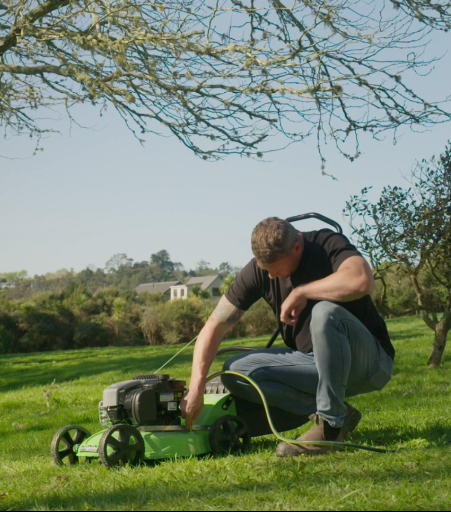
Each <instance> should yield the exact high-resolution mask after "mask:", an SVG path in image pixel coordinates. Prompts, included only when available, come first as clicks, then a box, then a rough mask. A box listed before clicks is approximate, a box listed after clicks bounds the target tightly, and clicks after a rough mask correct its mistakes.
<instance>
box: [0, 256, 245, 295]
mask: <svg viewBox="0 0 451 512" xmlns="http://www.w3.org/2000/svg"><path fill="white" fill-rule="evenodd" d="M239 270H240V269H239V267H234V266H232V265H231V264H230V263H228V262H224V263H221V264H220V265H219V266H218V267H217V268H213V267H211V266H210V263H208V262H207V261H203V260H201V261H199V262H198V264H197V267H196V268H195V269H193V270H185V268H184V266H183V265H182V264H181V263H178V262H173V261H172V260H171V258H170V255H169V253H168V251H166V250H164V249H163V250H162V251H159V252H157V253H155V254H152V255H151V256H150V259H149V261H140V262H134V261H133V260H132V259H131V258H129V257H128V256H127V255H126V254H115V255H114V256H112V257H111V258H110V259H109V260H108V261H107V262H106V264H105V268H104V269H102V268H97V269H95V268H86V269H85V270H82V271H81V272H78V273H77V272H74V271H73V270H67V269H60V270H58V271H57V272H55V273H49V274H46V275H40V276H39V275H35V276H34V277H29V276H28V275H27V272H26V271H24V270H23V271H20V272H10V273H3V274H2V273H1V272H0V294H2V295H3V296H4V297H5V298H7V299H11V300H23V299H32V298H34V297H36V296H38V295H40V294H42V293H62V292H64V291H65V290H67V289H68V288H70V287H72V288H76V287H79V286H82V287H84V288H85V289H86V290H88V291H89V292H91V293H96V292H98V291H100V290H104V289H106V288H111V287H114V288H117V289H118V290H120V291H129V290H134V289H135V288H136V287H137V286H138V285H140V284H144V283H158V282H163V281H180V282H182V283H183V282H185V281H187V280H188V279H189V278H190V277H194V276H206V275H216V274H218V275H220V276H221V277H223V278H224V277H226V276H228V275H235V274H236V273H237V272H238V271H239Z"/></svg>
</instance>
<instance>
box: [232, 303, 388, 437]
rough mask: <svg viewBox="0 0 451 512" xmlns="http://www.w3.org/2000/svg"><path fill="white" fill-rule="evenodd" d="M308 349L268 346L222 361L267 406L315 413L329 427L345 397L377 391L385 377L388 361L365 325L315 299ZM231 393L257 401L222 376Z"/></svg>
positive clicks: (340, 415)
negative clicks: (244, 377)
mask: <svg viewBox="0 0 451 512" xmlns="http://www.w3.org/2000/svg"><path fill="white" fill-rule="evenodd" d="M310 332H311V335H312V344H313V352H312V353H310V354H303V353H302V352H298V351H296V350H292V349H290V348H270V349H263V350H256V351H254V352H248V353H246V354H240V355H238V356H235V357H232V358H231V359H229V360H227V361H226V362H225V364H224V370H228V371H233V372H237V373H240V374H243V375H247V376H249V377H251V378H252V379H253V380H254V381H255V382H256V383H257V384H258V385H259V386H260V388H261V389H262V391H263V393H264V395H265V398H266V400H267V402H268V404H269V405H274V406H276V407H280V408H281V409H284V410H286V411H290V412H293V413H295V414H299V415H310V414H313V413H318V414H319V415H320V416H322V417H323V418H324V419H325V420H326V421H327V422H328V423H330V425H332V426H333V427H341V426H342V425H343V421H344V418H345V416H346V405H345V404H344V400H345V398H346V397H350V396H355V395H360V394H363V393H369V392H371V391H375V390H380V389H382V388H383V387H384V386H385V385H386V384H387V383H388V382H389V381H390V379H391V374H392V369H393V360H392V359H391V358H390V356H389V355H388V354H387V353H386V352H385V351H384V349H383V348H382V347H381V346H380V344H379V342H378V341H377V339H376V338H375V337H374V336H373V335H372V334H371V333H370V332H369V331H368V329H367V328H366V327H365V326H364V325H363V324H362V323H361V322H360V321H359V320H358V319H357V318H356V317H355V316H354V315H352V314H351V313H349V312H348V311H347V310H346V309H344V308H343V307H341V306H338V305H337V304H334V303H332V302H327V301H323V302H319V303H318V304H316V305H315V307H314V308H313V311H312V320H311V324H310ZM222 380H223V382H224V385H225V386H226V387H227V388H228V389H229V390H230V391H231V392H232V393H234V394H236V395H238V396H241V397H242V398H245V399H247V400H250V401H252V402H258V403H259V402H261V400H260V397H259V396H258V394H257V392H256V391H255V390H254V389H253V388H252V387H251V385H250V384H248V383H246V382H244V381H243V380H240V379H239V378H238V377H233V376H230V375H224V376H223V377H222Z"/></svg>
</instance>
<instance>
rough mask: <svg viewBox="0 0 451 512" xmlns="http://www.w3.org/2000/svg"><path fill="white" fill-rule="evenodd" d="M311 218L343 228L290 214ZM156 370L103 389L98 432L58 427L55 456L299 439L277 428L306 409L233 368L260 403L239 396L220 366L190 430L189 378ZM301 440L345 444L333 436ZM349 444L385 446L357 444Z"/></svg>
mask: <svg viewBox="0 0 451 512" xmlns="http://www.w3.org/2000/svg"><path fill="white" fill-rule="evenodd" d="M306 218H317V219H319V220H322V221H324V222H326V223H328V224H330V225H332V226H334V227H335V229H336V230H337V231H338V232H340V233H342V229H341V227H340V225H339V224H337V223H336V222H334V221H332V220H331V219H328V218H327V217H324V216H322V215H320V214H317V213H308V214H303V215H299V216H296V217H290V218H288V219H286V220H287V221H289V222H293V221H297V220H302V219H306ZM278 334H279V329H277V330H276V331H275V332H274V334H273V335H272V337H271V338H270V340H269V341H268V343H267V345H266V348H269V347H271V346H272V344H273V343H274V341H275V339H276V338H277V336H278ZM196 338H197V337H196ZM196 338H195V339H196ZM192 341H194V340H192ZM190 343H191V342H190ZM187 346H188V345H187ZM184 348H186V347H184ZM182 350H183V349H182ZM251 350H254V349H251V348H244V347H229V348H225V349H223V350H220V351H219V352H218V355H220V354H223V353H225V352H232V351H251ZM179 353H180V352H179ZM174 357H175V356H174ZM172 359H173V358H171V359H170V360H169V361H168V362H167V363H166V364H165V365H164V366H166V365H167V364H168V363H169V362H170V361H171V360H172ZM164 366H163V367H164ZM163 367H162V368H163ZM159 370H161V369H159ZM159 370H158V371H159ZM158 371H157V373H156V374H149V375H138V376H136V377H133V378H132V379H131V380H127V381H124V382H118V383H116V384H113V385H111V386H109V387H107V388H106V389H105V390H104V392H103V400H102V401H101V402H100V404H99V422H100V424H101V425H102V426H103V427H104V429H103V430H101V431H100V432H98V433H96V434H94V435H91V434H90V433H89V432H88V431H87V430H86V429H85V428H83V427H80V426H77V425H69V426H66V427H64V428H62V429H61V430H60V431H58V432H57V433H56V434H55V436H54V438H53V441H52V444H51V454H52V458H53V461H54V462H55V464H57V465H58V466H64V465H74V464H77V463H78V462H80V461H84V462H91V461H93V460H100V462H101V463H102V464H103V465H104V466H106V467H107V468H114V467H118V466H124V465H126V464H129V465H132V466H134V465H138V464H140V463H142V462H143V461H145V462H148V461H158V460H163V459H172V458H175V457H190V456H200V455H205V454H209V453H212V454H214V455H225V454H229V453H237V452H244V451H246V450H248V449H249V447H250V441H251V438H252V437H257V436H262V435H265V434H271V433H272V434H274V435H276V437H277V438H278V439H280V440H282V441H285V442H291V443H296V442H295V441H293V440H291V439H286V438H284V437H282V436H281V435H280V434H279V433H278V432H280V431H288V430H292V429H295V428H298V427H300V426H301V425H302V424H304V423H305V422H306V418H305V417H304V416H298V415H296V414H292V413H289V412H287V411H284V410H282V409H279V408H277V407H273V406H268V405H267V403H266V400H265V397H264V395H263V393H262V392H261V390H260V389H259V387H258V386H257V384H256V383H255V382H253V381H252V379H250V378H249V377H246V376H242V375H238V374H233V375H235V376H239V377H241V378H242V379H244V380H245V381H247V382H249V383H250V384H251V385H253V386H254V387H255V388H256V390H257V391H258V393H259V395H260V398H261V400H262V403H261V404H256V403H251V402H248V401H246V400H244V399H241V398H240V397H237V396H234V395H233V394H231V393H230V392H229V391H228V390H227V389H226V388H225V387H224V385H223V384H222V382H221V379H220V376H221V375H222V374H232V372H218V373H215V374H212V375H210V376H209V377H208V382H207V385H206V389H205V395H204V407H203V411H202V413H201V415H200V416H199V417H198V418H197V420H196V425H194V426H193V428H192V430H191V431H188V430H187V429H186V428H185V426H184V420H183V419H182V417H181V411H180V402H181V401H182V398H183V396H184V394H185V392H186V382H185V381H183V380H177V379H175V378H173V377H170V376H169V375H167V374H159V373H158ZM304 444H326V445H343V443H334V442H328V441H324V442H321V443H318V442H317V443H311V442H307V443H304ZM346 446H348V447H356V448H362V449H368V450H371V451H381V450H377V449H374V448H368V447H361V446H358V445H349V444H347V445H346Z"/></svg>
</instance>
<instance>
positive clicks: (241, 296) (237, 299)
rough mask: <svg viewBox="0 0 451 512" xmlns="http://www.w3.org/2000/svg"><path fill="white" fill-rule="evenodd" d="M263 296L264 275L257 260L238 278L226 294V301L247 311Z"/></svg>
mask: <svg viewBox="0 0 451 512" xmlns="http://www.w3.org/2000/svg"><path fill="white" fill-rule="evenodd" d="M262 296H263V275H262V270H261V269H260V268H259V267H258V265H257V262H256V261H255V259H253V260H251V261H250V262H249V263H248V264H247V265H246V266H245V267H244V268H243V269H242V270H241V272H240V273H239V274H238V275H237V276H236V278H235V281H234V282H233V284H232V286H231V287H230V288H229V290H228V291H227V293H226V294H225V297H226V299H227V300H228V301H229V302H230V303H231V304H233V305H234V306H235V307H236V308H238V309H241V311H247V310H248V309H249V308H250V307H251V306H252V304H254V303H255V302H257V301H258V300H259V299H261V297H262Z"/></svg>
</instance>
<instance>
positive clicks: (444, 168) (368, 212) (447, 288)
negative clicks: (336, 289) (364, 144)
mask: <svg viewBox="0 0 451 512" xmlns="http://www.w3.org/2000/svg"><path fill="white" fill-rule="evenodd" d="M411 185H412V186H411V187H410V188H407V189H403V188H400V187H390V186H388V187H386V188H384V189H383V191H382V193H381V197H380V199H379V201H378V202H377V203H375V204H372V203H370V201H369V200H368V199H367V194H368V189H363V190H362V194H361V196H360V197H359V196H353V197H352V199H351V200H350V201H349V202H348V203H347V206H346V210H345V212H347V214H348V215H349V216H350V220H351V226H352V228H353V233H354V234H355V235H356V236H357V238H358V240H359V242H360V245H361V247H362V248H363V250H364V251H365V252H366V254H368V255H369V257H370V258H371V261H372V263H373V267H374V268H375V270H376V273H377V274H378V275H379V276H381V278H382V279H384V275H385V274H386V271H387V269H390V268H393V267H394V268H395V269H396V271H397V272H399V273H400V274H401V275H407V276H408V278H409V279H410V282H411V286H412V288H413V290H414V292H415V296H416V300H417V307H418V309H419V310H420V311H421V314H422V317H423V320H424V321H425V322H426V324H427V325H428V326H429V327H430V328H431V329H432V330H433V331H434V343H433V347H432V352H431V354H430V357H429V361H428V364H429V366H430V367H435V366H438V365H440V363H441V360H442V356H443V352H444V350H445V346H446V339H447V335H448V332H449V330H450V329H451V147H450V146H449V145H448V147H447V148H446V149H445V151H444V153H443V154H442V155H440V157H439V158H438V159H435V158H434V157H433V158H432V159H431V160H430V161H427V160H423V161H422V162H421V163H417V165H416V167H415V168H414V170H413V171H412V174H411ZM360 221H363V224H360V225H358V223H360Z"/></svg>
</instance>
